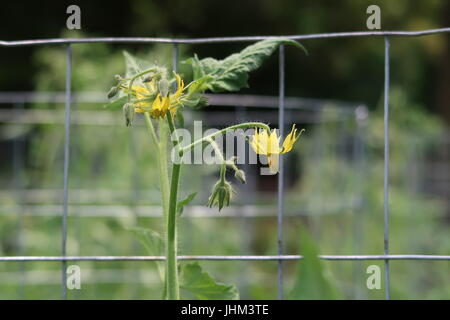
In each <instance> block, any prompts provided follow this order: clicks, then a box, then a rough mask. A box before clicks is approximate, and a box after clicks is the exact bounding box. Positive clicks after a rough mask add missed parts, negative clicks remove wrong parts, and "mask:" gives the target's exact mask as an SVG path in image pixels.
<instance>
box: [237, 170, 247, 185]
mask: <svg viewBox="0 0 450 320" xmlns="http://www.w3.org/2000/svg"><path fill="white" fill-rule="evenodd" d="M234 177H235V178H236V179H238V180H239V181H240V182H241V183H246V182H247V181H246V180H245V172H244V170H236V171H235V172H234Z"/></svg>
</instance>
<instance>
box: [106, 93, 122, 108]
mask: <svg viewBox="0 0 450 320" xmlns="http://www.w3.org/2000/svg"><path fill="white" fill-rule="evenodd" d="M127 101H128V98H127V97H126V96H123V97H120V98H117V99H115V100H112V101H110V102H109V103H107V104H105V105H104V107H105V108H122V107H123V105H124V104H125V103H126V102H127Z"/></svg>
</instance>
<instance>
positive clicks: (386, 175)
mask: <svg viewBox="0 0 450 320" xmlns="http://www.w3.org/2000/svg"><path fill="white" fill-rule="evenodd" d="M389 47H390V44H389V37H388V36H385V37H384V186H383V189H384V254H385V255H388V254H389V72H390V69H389V68H390V65H389ZM384 266H385V287H386V288H385V291H386V299H388V300H389V299H391V290H390V268H389V259H386V260H385V261H384Z"/></svg>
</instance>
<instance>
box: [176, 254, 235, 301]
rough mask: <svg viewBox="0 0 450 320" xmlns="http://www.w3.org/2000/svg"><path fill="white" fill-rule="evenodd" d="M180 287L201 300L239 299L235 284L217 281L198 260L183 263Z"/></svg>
mask: <svg viewBox="0 0 450 320" xmlns="http://www.w3.org/2000/svg"><path fill="white" fill-rule="evenodd" d="M180 288H181V289H183V290H186V291H189V292H190V293H192V294H193V295H194V296H196V297H197V298H198V299H201V300H237V299H239V293H238V291H237V289H236V287H235V286H234V285H226V284H224V283H220V282H217V281H216V280H214V279H213V278H212V277H211V276H210V275H209V274H208V273H207V272H205V271H203V270H202V268H201V267H200V265H199V264H198V263H197V262H195V263H190V264H185V265H183V267H182V271H181V285H180Z"/></svg>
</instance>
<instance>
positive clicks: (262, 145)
mask: <svg viewBox="0 0 450 320" xmlns="http://www.w3.org/2000/svg"><path fill="white" fill-rule="evenodd" d="M302 132H303V130H301V131H300V133H299V134H297V128H296V127H295V124H294V125H293V126H292V129H291V132H290V133H289V134H288V135H287V136H286V138H285V139H284V141H283V145H282V146H280V139H281V137H280V136H278V134H277V131H276V129H274V130H272V131H271V132H270V133H269V132H268V131H267V130H265V129H260V130H258V129H255V134H254V135H253V136H252V137H251V140H250V146H251V147H252V148H253V150H254V151H255V152H256V153H257V154H261V155H265V156H267V159H268V162H269V167H270V170H271V172H272V173H277V172H278V157H279V155H280V154H284V153H287V152H289V151H291V150H292V148H293V147H294V144H295V142H296V141H297V140H298V138H299V136H300V134H301V133H302Z"/></svg>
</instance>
